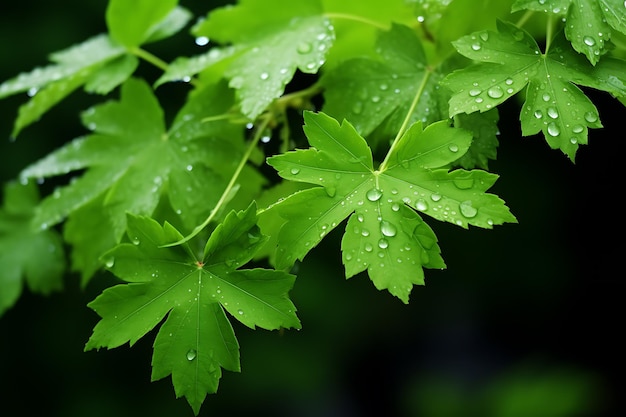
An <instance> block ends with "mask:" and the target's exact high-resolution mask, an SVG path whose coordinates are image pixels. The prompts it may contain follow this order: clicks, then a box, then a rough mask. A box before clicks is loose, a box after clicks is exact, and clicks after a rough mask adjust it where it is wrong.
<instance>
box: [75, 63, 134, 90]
mask: <svg viewBox="0 0 626 417" xmlns="http://www.w3.org/2000/svg"><path fill="white" fill-rule="evenodd" d="M138 65H139V59H137V57H135V56H133V55H123V56H120V57H118V58H115V59H113V60H111V61H108V62H107V63H106V64H104V65H103V66H102V67H100V68H98V70H97V71H95V72H94V73H92V74H91V76H90V77H89V79H88V81H87V83H86V84H85V91H86V92H88V93H97V94H103V95H104V94H108V93H110V92H111V91H113V89H115V88H116V87H117V86H119V85H120V84H122V83H123V82H124V81H126V80H127V79H128V78H130V76H131V75H132V74H133V73H134V72H135V69H137V66H138Z"/></svg>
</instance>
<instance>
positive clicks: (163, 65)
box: [129, 47, 169, 71]
mask: <svg viewBox="0 0 626 417" xmlns="http://www.w3.org/2000/svg"><path fill="white" fill-rule="evenodd" d="M129 52H130V53H131V54H133V55H135V56H137V57H139V58H141V59H143V60H144V61H146V62H149V63H151V64H152V65H154V66H155V67H157V68H159V69H161V70H163V71H167V69H168V67H169V65H168V64H167V62H165V61H163V60H162V59H161V58H159V57H157V56H155V55H153V54H151V53H150V52H148V51H146V50H145V49H141V48H139V47H137V48H131V49H129Z"/></svg>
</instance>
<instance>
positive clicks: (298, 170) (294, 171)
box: [289, 168, 300, 175]
mask: <svg viewBox="0 0 626 417" xmlns="http://www.w3.org/2000/svg"><path fill="white" fill-rule="evenodd" d="M289 172H291V174H292V175H298V174H299V173H300V168H291V170H290V171H289Z"/></svg>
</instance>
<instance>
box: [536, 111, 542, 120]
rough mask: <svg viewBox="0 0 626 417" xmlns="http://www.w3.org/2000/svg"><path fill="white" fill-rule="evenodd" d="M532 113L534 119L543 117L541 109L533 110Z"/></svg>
mask: <svg viewBox="0 0 626 417" xmlns="http://www.w3.org/2000/svg"><path fill="white" fill-rule="evenodd" d="M534 114H535V118H536V119H541V118H542V117H543V113H542V112H541V110H535V113H534Z"/></svg>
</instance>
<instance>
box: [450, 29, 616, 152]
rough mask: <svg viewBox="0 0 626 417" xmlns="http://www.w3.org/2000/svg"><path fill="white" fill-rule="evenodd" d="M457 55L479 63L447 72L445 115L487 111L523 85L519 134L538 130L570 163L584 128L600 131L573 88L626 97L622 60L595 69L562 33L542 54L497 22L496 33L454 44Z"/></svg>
mask: <svg viewBox="0 0 626 417" xmlns="http://www.w3.org/2000/svg"><path fill="white" fill-rule="evenodd" d="M455 47H456V48H457V50H458V51H459V53H461V54H463V55H465V56H466V57H468V58H471V59H474V60H477V61H482V62H481V63H479V64H475V65H472V66H470V67H467V68H464V69H461V70H459V71H456V72H454V73H452V74H450V75H449V76H448V77H447V78H446V79H445V80H444V81H443V83H444V85H447V86H448V87H449V88H450V89H451V90H452V91H453V92H454V94H453V96H452V98H451V100H450V115H455V114H459V113H472V112H475V111H481V112H484V111H487V110H490V109H492V108H494V107H495V106H497V105H499V104H500V103H502V102H504V101H505V100H507V99H508V98H509V97H511V96H513V95H514V94H515V93H517V92H518V91H520V90H521V89H523V88H524V87H526V86H528V88H527V90H526V101H525V103H524V104H523V107H522V113H521V117H520V118H521V122H522V134H523V135H525V136H528V135H533V134H535V133H538V132H539V131H542V132H543V133H544V136H545V138H546V141H547V142H548V144H549V145H550V147H551V148H553V149H557V148H558V149H561V151H563V153H565V154H566V155H568V156H569V157H570V159H572V160H573V159H574V157H575V154H576V150H577V149H578V146H579V145H580V144H586V143H587V129H588V128H599V127H602V125H601V123H600V121H599V116H598V111H597V109H596V107H595V106H594V105H593V103H592V102H591V101H590V100H589V99H588V98H587V97H586V96H585V95H584V93H583V92H582V91H581V90H580V89H579V88H578V87H577V86H576V85H575V84H578V85H582V86H587V87H592V88H596V89H599V90H604V91H607V92H610V93H612V94H615V95H619V96H621V95H624V94H626V86H625V85H624V82H626V66H625V65H624V64H625V63H624V61H621V60H617V59H614V58H608V57H607V58H605V59H603V60H602V61H601V62H599V63H598V64H597V65H596V66H595V67H594V66H592V65H591V64H590V63H589V62H588V61H587V60H586V59H585V58H583V57H582V56H581V55H579V54H577V53H576V52H575V51H574V50H572V49H571V47H570V46H569V44H568V42H567V41H566V40H565V38H564V37H563V36H562V35H561V36H559V37H557V38H556V39H555V40H554V42H553V44H552V47H551V48H550V51H549V52H548V53H547V54H542V53H541V52H540V50H539V47H538V45H537V43H536V42H535V40H534V39H533V38H532V37H531V36H530V35H529V34H528V33H527V32H525V31H523V30H521V29H518V28H516V27H515V26H513V25H511V24H509V23H505V22H499V24H498V32H492V31H483V32H477V33H474V34H472V35H469V36H466V37H463V38H461V39H459V40H458V41H457V42H455Z"/></svg>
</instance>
